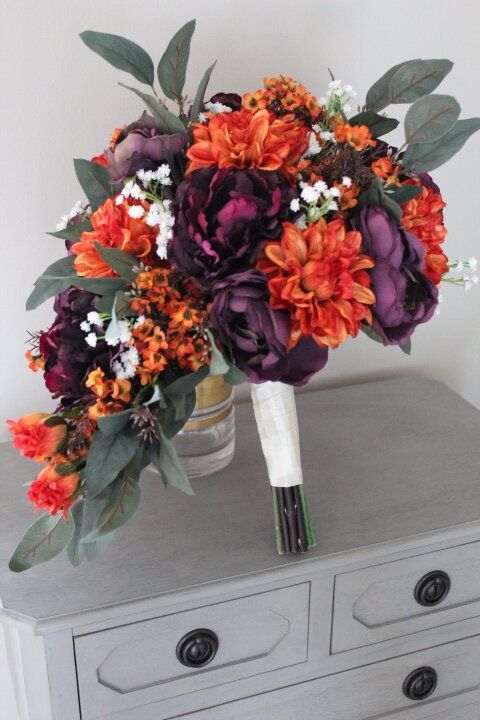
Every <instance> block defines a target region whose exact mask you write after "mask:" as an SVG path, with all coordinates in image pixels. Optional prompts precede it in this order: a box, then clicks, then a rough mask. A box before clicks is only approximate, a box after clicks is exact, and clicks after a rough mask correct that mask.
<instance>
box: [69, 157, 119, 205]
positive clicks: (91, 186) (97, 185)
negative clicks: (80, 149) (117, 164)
mask: <svg viewBox="0 0 480 720" xmlns="http://www.w3.org/2000/svg"><path fill="white" fill-rule="evenodd" d="M73 164H74V166H75V172H76V174H77V178H78V182H79V183H80V185H81V186H82V189H83V192H84V193H85V195H86V196H87V198H88V202H89V203H90V206H91V208H92V211H94V210H96V209H97V208H98V206H99V205H102V204H103V203H104V202H105V200H107V199H108V198H109V197H110V196H111V195H112V194H113V191H112V190H113V189H112V182H111V180H110V175H109V174H108V172H107V171H106V170H105V168H104V167H103V166H102V165H98V164H97V163H94V162H91V161H90V160H82V159H80V158H76V159H75V160H74V161H73Z"/></svg>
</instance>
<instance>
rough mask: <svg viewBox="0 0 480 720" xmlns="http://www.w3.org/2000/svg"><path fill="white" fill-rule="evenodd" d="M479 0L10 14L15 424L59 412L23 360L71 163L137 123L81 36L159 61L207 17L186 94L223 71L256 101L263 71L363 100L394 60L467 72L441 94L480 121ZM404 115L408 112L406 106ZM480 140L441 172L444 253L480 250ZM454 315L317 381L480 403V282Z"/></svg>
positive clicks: (5, 270)
mask: <svg viewBox="0 0 480 720" xmlns="http://www.w3.org/2000/svg"><path fill="white" fill-rule="evenodd" d="M479 7H480V6H479V3H478V0H456V2H454V3H452V2H447V0H421V1H420V0H388V2H385V0H360V1H358V0H343V1H340V2H336V3H333V2H325V1H324V0H221V1H219V0H203V1H202V2H198V0H169V1H168V2H167V1H166V0H135V1H134V2H132V0H128V2H127V0H22V2H12V1H10V2H6V1H5V2H3V3H2V7H1V11H0V54H1V62H0V74H1V78H0V80H1V85H0V86H1V88H2V94H1V101H0V113H1V123H2V132H1V153H0V158H1V163H2V171H1V174H0V182H1V184H2V187H1V188H0V190H1V194H0V198H1V211H0V223H1V225H0V231H1V242H2V246H1V247H2V254H1V272H2V274H1V282H0V293H1V297H0V302H1V305H0V307H1V310H2V312H1V315H0V317H1V323H2V325H1V343H2V353H1V373H0V397H1V411H0V433H1V437H3V438H6V437H7V432H6V428H5V427H4V424H3V420H4V419H6V418H11V417H14V418H15V417H17V416H19V415H21V414H23V413H25V412H28V411H33V410H40V409H48V408H49V407H51V406H52V403H51V401H50V400H49V398H48V394H47V392H46V390H45V389H44V388H43V383H42V378H41V376H40V375H39V374H37V375H34V374H33V373H31V372H30V371H29V370H28V368H27V366H26V364H25V363H24V362H23V353H24V341H25V337H26V330H27V328H29V329H31V330H35V329H41V328H42V327H45V326H46V325H47V324H48V323H50V321H51V320H52V310H51V307H50V306H49V305H48V304H46V305H45V306H44V307H42V308H40V309H38V310H36V311H34V312H32V313H30V314H28V316H27V314H26V313H25V312H24V310H23V307H24V302H25V298H26V296H27V294H28V292H29V290H30V288H31V285H32V282H33V281H34V279H35V278H36V276H37V275H38V274H39V273H40V272H41V271H42V270H43V269H44V268H45V267H46V266H47V265H48V264H49V263H50V262H52V261H53V260H55V259H56V258H57V257H58V256H59V253H61V252H62V242H61V241H59V240H55V239H54V238H51V237H49V236H46V235H44V234H43V233H44V231H45V230H51V229H53V228H54V227H55V223H56V222H57V218H58V216H59V215H60V214H63V213H64V212H65V211H66V210H68V209H69V208H70V207H71V205H72V204H73V202H74V201H75V200H77V199H78V198H79V197H80V196H81V195H80V192H79V188H78V185H77V182H76V179H75V175H74V172H73V166H72V162H71V158H73V157H87V158H88V157H91V156H92V155H94V154H96V153H98V152H100V151H101V150H102V149H103V147H104V145H105V143H106V139H107V138H108V136H109V133H110V131H111V130H112V129H113V128H114V127H116V126H118V125H121V124H123V123H126V122H129V121H131V120H132V119H134V118H135V117H136V116H137V115H139V114H140V111H141V110H142V107H141V103H140V101H139V100H137V99H136V98H135V97H134V96H133V95H130V94H129V93H128V92H127V91H125V90H123V89H122V88H120V87H118V86H117V85H116V81H117V80H122V81H127V82H128V81H129V78H128V77H127V76H126V75H125V74H124V73H121V72H120V71H117V70H115V69H114V68H111V67H110V66H109V65H107V64H106V63H105V62H104V61H103V60H101V59H100V58H99V57H97V56H96V55H94V54H93V53H92V52H91V51H89V50H88V49H87V48H86V47H85V46H84V45H83V43H82V42H81V41H80V40H79V38H78V33H79V32H81V31H82V30H85V29H95V30H100V31H104V32H112V33H117V34H123V35H126V36H128V37H130V38H131V39H133V40H136V41H137V42H139V43H140V44H142V45H143V46H144V47H145V48H146V49H147V50H148V51H150V52H151V54H152V55H153V57H154V59H155V60H158V58H159V57H160V54H161V52H162V51H163V49H164V46H165V44H166V42H167V41H168V39H169V38H170V37H171V35H172V34H173V33H174V32H175V31H176V30H177V29H178V27H180V26H181V25H182V24H183V23H184V22H186V21H187V20H189V19H190V18H192V17H196V18H197V32H196V37H195V38H194V44H193V49H192V57H191V67H190V74H189V80H188V89H189V90H190V92H191V93H192V92H193V91H194V89H195V87H196V83H197V82H198V80H199V78H200V76H201V75H202V74H203V71H204V70H205V68H206V67H207V66H208V65H210V64H211V62H212V61H213V60H214V59H215V58H218V60H219V62H218V65H217V68H216V70H215V73H214V76H213V82H212V83H211V86H210V89H211V90H212V92H213V91H218V90H235V91H239V92H242V91H246V90H255V89H257V88H258V87H260V85H261V78H262V77H263V76H264V75H274V74H278V73H280V72H283V73H287V74H290V75H293V76H295V77H297V78H298V79H301V80H303V81H304V82H305V84H306V85H307V86H309V87H310V89H311V90H312V92H314V93H316V94H317V95H318V96H321V95H322V94H323V92H324V89H325V87H326V84H327V82H328V79H329V78H328V74H327V69H326V68H327V65H328V66H329V67H331V68H332V69H333V71H334V72H335V75H336V76H337V77H338V78H340V79H341V80H343V81H344V82H349V83H351V84H352V85H353V86H354V87H355V88H356V89H357V90H358V92H359V94H360V95H362V94H363V93H364V92H365V91H366V89H367V88H368V87H369V86H370V85H371V84H372V82H373V81H374V80H376V79H377V77H379V75H380V74H381V73H383V72H384V71H385V70H386V69H388V68H389V67H390V66H391V65H393V64H395V63H397V62H399V61H402V60H405V59H410V58H413V57H448V58H451V59H452V60H453V61H454V62H455V68H454V70H453V72H452V73H451V75H450V76H449V77H448V78H447V79H446V81H445V82H444V83H443V84H442V86H441V90H440V92H445V93H448V92H451V93H452V94H455V95H456V96H457V98H458V100H459V101H460V103H461V105H462V108H463V117H471V116H473V115H478V114H479V113H480V97H479V94H478V87H479V80H480V77H479V61H478V23H479V12H480V11H479ZM397 107H398V106H397ZM479 148H480V137H479V136H477V137H474V138H473V139H471V140H470V141H469V143H468V145H467V148H466V149H464V151H463V152H462V153H461V154H460V155H459V156H457V157H456V158H455V159H454V160H452V161H451V162H450V163H449V164H448V165H447V166H446V167H443V168H441V169H440V170H439V171H436V172H435V173H434V175H435V179H436V180H437V181H438V182H439V184H440V186H441V188H442V190H443V193H444V196H445V198H446V199H447V201H448V203H449V207H448V208H447V211H446V223H447V226H448V228H449V235H448V238H447V242H446V250H447V253H448V254H449V255H450V256H451V257H452V258H456V257H463V256H465V257H468V256H469V255H472V254H473V255H480V242H479V240H480V233H479V230H478V217H479V209H480V195H479V186H480V183H479V176H478V171H479V168H478V165H479V163H478V160H479ZM443 295H444V297H445V300H444V303H443V307H442V313H441V315H440V316H439V317H438V318H436V319H435V320H434V321H433V322H432V323H430V324H429V325H428V326H425V327H423V328H420V329H419V330H418V332H417V334H416V336H415V337H414V343H413V344H414V351H413V354H412V356H411V357H410V358H408V357H406V356H405V355H403V353H401V352H400V351H399V350H398V349H384V348H382V347H380V346H377V344H376V343H372V342H371V341H369V340H367V338H365V337H363V336H362V337H360V338H357V340H355V341H352V340H349V341H347V342H346V343H345V344H344V346H343V347H341V348H340V349H339V350H337V351H335V352H333V353H331V356H330V361H329V364H328V366H327V368H326V369H325V370H324V371H323V372H322V373H321V375H320V376H319V378H318V381H317V382H318V383H319V384H323V385H332V384H338V383H344V382H347V381H349V380H352V379H353V380H359V379H363V378H367V377H379V376H386V375H393V374H399V373H406V372H416V373H421V374H424V375H429V376H431V377H435V378H438V379H441V380H444V381H445V382H447V383H448V384H449V385H450V386H451V387H453V388H454V389H455V390H457V391H458V392H459V393H461V394H462V395H463V396H464V397H466V398H467V399H469V400H470V401H471V402H473V403H474V404H476V405H477V406H479V407H480V381H479V362H478V359H479V357H480V332H479V325H480V323H479V321H480V287H479V288H477V292H476V293H475V292H472V293H471V294H469V295H467V294H465V293H464V292H463V291H462V290H458V289H456V288H453V287H445V288H444V290H443Z"/></svg>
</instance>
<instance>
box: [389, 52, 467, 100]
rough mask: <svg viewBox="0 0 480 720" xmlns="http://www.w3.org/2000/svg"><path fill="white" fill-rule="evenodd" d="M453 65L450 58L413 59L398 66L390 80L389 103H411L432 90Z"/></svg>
mask: <svg viewBox="0 0 480 720" xmlns="http://www.w3.org/2000/svg"><path fill="white" fill-rule="evenodd" d="M452 67H453V63H452V61H451V60H446V59H441V60H415V61H414V62H409V63H407V64H406V65H404V66H403V67H400V68H399V69H398V70H397V71H396V73H395V74H394V75H393V76H392V78H391V80H390V100H389V101H390V103H393V104H395V103H411V102H414V101H415V100H417V98H419V97H422V95H428V94H429V93H431V92H433V90H435V88H436V87H438V85H440V83H441V82H442V80H443V79H444V77H446V76H447V75H448V73H449V72H450V70H451V69H452Z"/></svg>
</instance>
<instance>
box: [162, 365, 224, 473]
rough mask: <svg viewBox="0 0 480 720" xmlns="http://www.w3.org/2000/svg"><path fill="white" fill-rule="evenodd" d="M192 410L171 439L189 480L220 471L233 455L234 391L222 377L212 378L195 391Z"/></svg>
mask: <svg viewBox="0 0 480 720" xmlns="http://www.w3.org/2000/svg"><path fill="white" fill-rule="evenodd" d="M196 395H197V401H196V405H195V409H194V411H193V413H192V415H191V416H190V419H189V420H188V422H187V423H186V424H185V425H184V426H183V428H182V430H180V432H179V433H178V434H177V435H176V436H175V437H174V438H173V444H174V445H175V448H176V450H177V453H178V456H179V458H180V460H181V463H182V465H183V467H184V469H185V472H186V473H187V475H188V477H191V478H195V477H202V476H203V475H210V474H211V473H214V472H216V471H217V470H221V469H222V468H224V467H226V466H227V465H228V464H229V462H230V461H231V460H232V458H233V455H234V452H235V407H234V404H233V399H234V391H233V387H232V386H231V385H229V384H228V383H227V382H225V379H224V377H223V375H211V376H209V377H207V378H205V380H203V381H202V382H201V383H200V384H199V385H198V386H197V388H196Z"/></svg>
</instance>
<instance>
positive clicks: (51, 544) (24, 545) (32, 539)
mask: <svg viewBox="0 0 480 720" xmlns="http://www.w3.org/2000/svg"><path fill="white" fill-rule="evenodd" d="M74 528H75V523H74V521H73V519H72V518H71V517H68V518H66V519H65V518H64V517H63V516H62V515H60V516H58V515H44V516H43V517H41V518H39V519H38V520H36V521H35V522H34V523H33V525H32V526H31V527H30V528H29V529H28V530H27V532H26V533H25V535H24V536H23V538H22V539H21V540H20V542H19V544H18V546H17V548H16V550H15V552H14V553H13V555H12V558H11V560H10V563H9V568H10V570H13V572H17V573H19V572H23V571H24V570H28V569H29V568H31V567H33V566H34V565H40V563H44V562H47V560H51V559H52V558H54V557H55V556H56V555H58V554H59V553H61V552H62V550H63V549H64V548H65V547H67V545H68V543H69V542H70V540H71V539H72V535H73V532H74Z"/></svg>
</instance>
